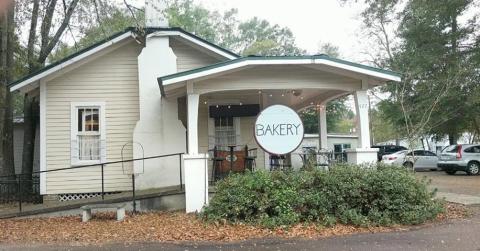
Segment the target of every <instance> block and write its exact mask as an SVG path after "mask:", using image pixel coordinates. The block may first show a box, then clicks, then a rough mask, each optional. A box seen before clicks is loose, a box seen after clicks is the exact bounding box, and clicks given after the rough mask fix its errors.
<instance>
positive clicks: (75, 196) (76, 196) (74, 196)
mask: <svg viewBox="0 0 480 251" xmlns="http://www.w3.org/2000/svg"><path fill="white" fill-rule="evenodd" d="M117 193H119V192H106V193H105V195H110V194H117ZM101 196H102V193H68V194H57V195H56V197H57V199H58V200H59V201H73V200H84V199H90V198H96V197H101Z"/></svg>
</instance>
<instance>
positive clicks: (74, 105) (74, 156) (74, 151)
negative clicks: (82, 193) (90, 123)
mask: <svg viewBox="0 0 480 251" xmlns="http://www.w3.org/2000/svg"><path fill="white" fill-rule="evenodd" d="M82 107H98V109H99V113H100V114H99V115H98V118H99V123H100V124H99V133H100V159H99V160H80V159H79V157H78V139H77V136H78V109H80V108H82ZM106 127H107V124H106V122H105V102H71V103H70V141H71V148H70V149H71V150H70V157H71V165H72V166H80V165H92V164H100V163H104V162H107V155H106V149H107V146H106V137H107V133H106Z"/></svg>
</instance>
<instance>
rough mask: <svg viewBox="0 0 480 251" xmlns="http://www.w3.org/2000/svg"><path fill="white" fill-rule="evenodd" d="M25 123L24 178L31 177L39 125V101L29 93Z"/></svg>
mask: <svg viewBox="0 0 480 251" xmlns="http://www.w3.org/2000/svg"><path fill="white" fill-rule="evenodd" d="M23 105H24V111H23V114H24V124H23V133H24V134H23V155H22V159H23V162H22V174H24V176H23V177H22V178H23V179H31V177H32V176H31V175H32V172H33V160H34V154H35V132H36V126H37V114H38V101H37V100H36V99H35V98H34V97H32V96H31V95H29V94H25V99H24V103H23Z"/></svg>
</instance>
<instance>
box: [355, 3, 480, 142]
mask: <svg viewBox="0 0 480 251" xmlns="http://www.w3.org/2000/svg"><path fill="white" fill-rule="evenodd" d="M363 2H364V3H366V4H367V8H366V9H365V10H364V12H362V18H363V22H364V24H365V26H366V29H365V30H366V33H367V35H369V36H370V37H373V38H374V41H376V42H377V43H378V44H379V45H380V46H379V49H378V50H379V52H378V53H375V54H374V55H375V56H374V57H372V58H373V62H374V64H376V65H377V66H382V67H386V68H389V69H392V70H396V71H399V72H401V73H403V80H402V82H401V83H395V84H389V85H387V86H385V87H384V88H382V91H384V92H386V93H388V98H387V99H386V100H384V101H382V102H381V105H383V109H382V110H381V111H384V112H388V114H386V117H387V118H388V119H389V120H390V121H391V122H392V124H393V125H394V126H395V127H397V128H398V130H397V131H402V132H403V135H405V138H407V139H408V140H409V141H412V142H413V141H418V139H420V138H422V137H423V136H424V135H426V134H434V135H437V137H441V136H443V135H445V134H448V135H449V136H450V141H451V143H452V144H453V143H455V141H456V140H455V138H456V137H457V136H458V134H460V133H461V132H463V131H464V130H466V128H468V124H469V123H468V122H469V121H471V120H472V119H471V118H472V117H475V116H476V115H473V114H472V111H474V110H477V109H474V107H473V106H471V105H475V104H477V103H476V102H475V101H472V102H471V103H467V105H458V104H460V103H464V101H466V100H474V99H473V98H472V95H474V94H473V92H472V91H473V90H474V89H475V86H477V85H478V82H477V81H478V77H477V76H478V60H477V61H475V60H474V59H473V58H474V56H473V50H475V49H476V47H475V43H472V41H478V30H476V29H477V28H476V26H475V18H473V19H470V20H468V21H467V22H463V23H462V24H460V22H459V21H458V20H459V19H461V18H464V14H465V13H466V12H469V11H470V12H471V11H473V10H475V9H474V5H472V1H470V0H468V1H464V0H452V1H446V2H444V3H442V4H438V2H437V1H433V0H403V1H402V0H365V1H363ZM477 13H478V11H477ZM395 20H399V21H395ZM395 35H396V37H395ZM475 36H477V38H475ZM477 50H478V49H477ZM477 116H478V115H477ZM470 124H472V123H470Z"/></svg>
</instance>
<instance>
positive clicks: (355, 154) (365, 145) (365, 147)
mask: <svg viewBox="0 0 480 251" xmlns="http://www.w3.org/2000/svg"><path fill="white" fill-rule="evenodd" d="M363 85H365V86H367V85H366V82H363V81H362V86H363ZM354 96H355V108H356V111H357V118H358V124H357V132H358V141H359V142H358V147H357V148H355V149H347V150H345V152H346V153H347V161H348V162H349V163H352V164H356V165H358V164H371V163H375V162H377V152H378V149H377V148H370V128H369V124H368V96H367V90H366V88H363V89H362V90H358V91H355V93H354Z"/></svg>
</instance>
